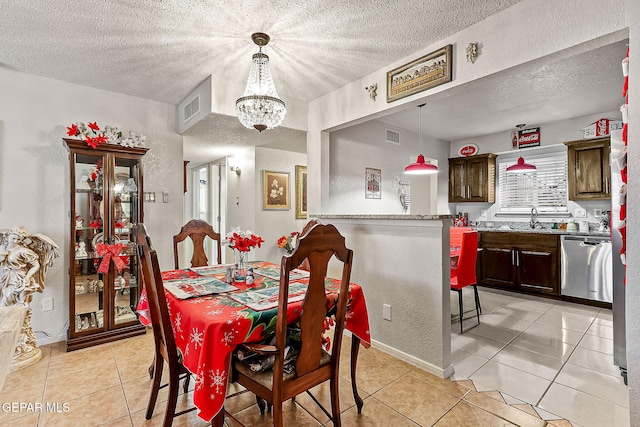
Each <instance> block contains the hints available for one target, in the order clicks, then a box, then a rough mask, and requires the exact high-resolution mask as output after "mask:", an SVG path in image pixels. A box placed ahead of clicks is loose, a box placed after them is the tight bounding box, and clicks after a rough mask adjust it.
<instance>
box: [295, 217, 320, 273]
mask: <svg viewBox="0 0 640 427" xmlns="http://www.w3.org/2000/svg"><path fill="white" fill-rule="evenodd" d="M316 224H320V221H318V220H317V219H312V220H310V221H309V222H307V223H306V224H305V226H304V227H302V231H301V232H300V236H304V235H305V234H306V233H307V232H308V231H309V230H311V227H313V226H314V225H316ZM298 268H299V269H300V270H305V271H309V260H307V259H306V258H305V259H304V261H302V264H300V266H299V267H298Z"/></svg>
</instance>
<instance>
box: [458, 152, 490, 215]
mask: <svg viewBox="0 0 640 427" xmlns="http://www.w3.org/2000/svg"><path fill="white" fill-rule="evenodd" d="M495 176H496V155H495V154H479V155H477V156H471V157H458V158H453V159H449V203H464V202H488V203H494V202H495V184H496V182H495Z"/></svg>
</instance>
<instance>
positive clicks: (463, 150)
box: [458, 144, 478, 157]
mask: <svg viewBox="0 0 640 427" xmlns="http://www.w3.org/2000/svg"><path fill="white" fill-rule="evenodd" d="M476 154H478V146H477V145H476V144H467V145H465V146H463V147H460V149H459V150H458V155H459V156H462V157H469V156H474V155H476Z"/></svg>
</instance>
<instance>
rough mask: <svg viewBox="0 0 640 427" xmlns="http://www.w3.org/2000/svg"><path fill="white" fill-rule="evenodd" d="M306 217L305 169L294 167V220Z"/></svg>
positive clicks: (303, 167)
mask: <svg viewBox="0 0 640 427" xmlns="http://www.w3.org/2000/svg"><path fill="white" fill-rule="evenodd" d="M306 217H307V167H306V166H300V165H296V218H298V219H305V218H306Z"/></svg>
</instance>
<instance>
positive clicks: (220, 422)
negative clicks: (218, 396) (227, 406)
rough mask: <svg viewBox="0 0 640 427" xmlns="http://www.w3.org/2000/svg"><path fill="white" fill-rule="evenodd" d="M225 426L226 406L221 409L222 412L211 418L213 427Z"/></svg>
mask: <svg viewBox="0 0 640 427" xmlns="http://www.w3.org/2000/svg"><path fill="white" fill-rule="evenodd" d="M223 426H224V408H222V409H220V412H218V413H217V414H216V416H215V417H213V419H212V420H211V427H223Z"/></svg>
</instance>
